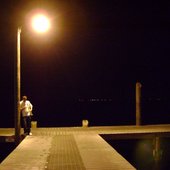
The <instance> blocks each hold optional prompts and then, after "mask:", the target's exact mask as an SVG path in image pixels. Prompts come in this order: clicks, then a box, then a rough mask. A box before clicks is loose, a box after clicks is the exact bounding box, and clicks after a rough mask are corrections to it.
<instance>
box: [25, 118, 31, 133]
mask: <svg viewBox="0 0 170 170" xmlns="http://www.w3.org/2000/svg"><path fill="white" fill-rule="evenodd" d="M23 127H24V133H25V134H27V135H29V133H30V132H31V116H24V117H23Z"/></svg>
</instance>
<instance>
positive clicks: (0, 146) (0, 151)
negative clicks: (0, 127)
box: [0, 143, 16, 163]
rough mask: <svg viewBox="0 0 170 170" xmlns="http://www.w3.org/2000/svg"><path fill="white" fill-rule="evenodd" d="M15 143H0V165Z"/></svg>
mask: <svg viewBox="0 0 170 170" xmlns="http://www.w3.org/2000/svg"><path fill="white" fill-rule="evenodd" d="M15 147H16V145H15V143H0V163H1V162H2V161H3V160H4V159H5V158H6V157H7V156H8V155H9V154H10V153H11V152H12V151H13V150H14V149H15Z"/></svg>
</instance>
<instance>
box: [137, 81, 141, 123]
mask: <svg viewBox="0 0 170 170" xmlns="http://www.w3.org/2000/svg"><path fill="white" fill-rule="evenodd" d="M141 87H142V85H141V83H139V82H137V83H136V125H141Z"/></svg>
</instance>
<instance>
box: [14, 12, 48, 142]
mask: <svg viewBox="0 0 170 170" xmlns="http://www.w3.org/2000/svg"><path fill="white" fill-rule="evenodd" d="M32 27H33V29H34V30H35V31H36V32H38V33H44V32H47V31H48V30H49V28H50V22H49V19H48V18H47V17H46V16H45V15H43V14H41V13H39V14H37V15H35V16H34V17H33V18H32ZM20 100H21V27H18V29H17V58H16V106H15V107H16V110H15V143H16V145H18V144H19V143H20V141H21V121H20V119H21V114H20Z"/></svg>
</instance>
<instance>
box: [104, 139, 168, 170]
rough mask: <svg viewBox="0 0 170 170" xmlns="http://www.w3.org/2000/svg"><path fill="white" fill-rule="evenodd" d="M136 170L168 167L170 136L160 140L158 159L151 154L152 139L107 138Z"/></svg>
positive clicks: (165, 169)
mask: <svg viewBox="0 0 170 170" xmlns="http://www.w3.org/2000/svg"><path fill="white" fill-rule="evenodd" d="M107 142H108V143H109V144H110V145H111V146H112V147H113V148H114V149H116V150H117V151H118V152H119V153H120V154H121V155H122V156H123V157H124V158H125V159H126V160H128V161H129V162H130V163H131V164H132V165H133V166H134V167H135V168H136V169H137V170H168V169H170V138H162V139H161V140H160V148H161V151H160V160H155V158H154V156H153V148H154V145H153V140H152V139H133V140H130V139H129V140H107Z"/></svg>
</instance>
